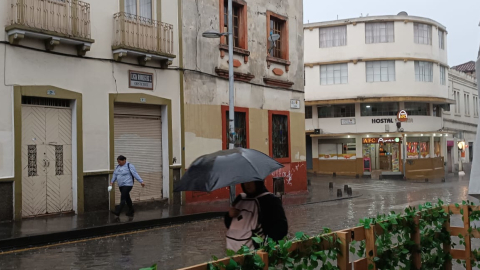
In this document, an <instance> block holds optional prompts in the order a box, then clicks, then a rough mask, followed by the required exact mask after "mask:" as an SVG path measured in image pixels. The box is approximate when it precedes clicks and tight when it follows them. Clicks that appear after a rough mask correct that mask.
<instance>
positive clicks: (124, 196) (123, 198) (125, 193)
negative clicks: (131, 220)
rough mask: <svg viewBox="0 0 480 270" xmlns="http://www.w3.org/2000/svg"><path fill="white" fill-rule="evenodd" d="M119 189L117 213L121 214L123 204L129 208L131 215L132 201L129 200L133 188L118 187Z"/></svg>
mask: <svg viewBox="0 0 480 270" xmlns="http://www.w3.org/2000/svg"><path fill="white" fill-rule="evenodd" d="M119 188H120V194H121V195H120V205H119V206H118V209H117V213H118V214H121V213H122V210H123V207H124V206H125V203H127V206H128V208H129V213H130V214H133V203H132V199H131V198H130V191H132V188H133V187H119Z"/></svg>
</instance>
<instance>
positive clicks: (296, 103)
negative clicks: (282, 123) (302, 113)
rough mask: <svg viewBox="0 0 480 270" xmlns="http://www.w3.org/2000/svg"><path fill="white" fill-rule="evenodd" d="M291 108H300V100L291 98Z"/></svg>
mask: <svg viewBox="0 0 480 270" xmlns="http://www.w3.org/2000/svg"><path fill="white" fill-rule="evenodd" d="M290 109H300V100H299V99H290Z"/></svg>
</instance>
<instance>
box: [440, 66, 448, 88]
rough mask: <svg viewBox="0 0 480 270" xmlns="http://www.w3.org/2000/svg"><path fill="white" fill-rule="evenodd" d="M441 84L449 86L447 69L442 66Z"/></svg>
mask: <svg viewBox="0 0 480 270" xmlns="http://www.w3.org/2000/svg"><path fill="white" fill-rule="evenodd" d="M440 84H441V85H447V76H446V68H445V67H444V66H440Z"/></svg>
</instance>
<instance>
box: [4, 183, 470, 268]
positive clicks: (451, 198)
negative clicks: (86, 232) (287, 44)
mask: <svg viewBox="0 0 480 270" xmlns="http://www.w3.org/2000/svg"><path fill="white" fill-rule="evenodd" d="M309 178H310V179H311V188H312V189H319V190H322V189H327V190H328V182H330V181H333V182H334V183H335V190H336V189H337V188H342V190H343V185H344V184H348V185H349V186H351V187H352V188H353V191H354V192H355V193H360V194H362V196H360V197H357V198H353V199H351V200H341V201H333V202H327V203H317V204H307V205H301V206H287V207H286V212H287V217H288V220H289V225H290V233H292V234H293V233H295V232H298V231H303V232H305V233H308V234H315V233H318V232H320V231H321V229H322V228H323V227H329V228H331V229H333V230H339V229H342V228H347V227H352V226H356V225H358V221H359V219H360V218H363V217H367V216H375V215H376V214H377V213H387V212H390V211H400V210H403V209H404V208H405V207H407V206H408V205H415V206H416V205H419V204H422V203H425V202H427V201H430V202H436V201H437V199H438V198H441V199H442V200H443V201H444V202H445V203H446V204H448V203H455V202H461V201H462V200H467V199H470V200H472V201H475V202H478V201H477V200H475V199H472V198H471V197H470V198H469V197H468V177H464V178H463V179H462V178H458V177H454V176H450V177H449V178H448V179H447V181H446V182H445V183H411V182H405V181H399V180H395V181H393V180H384V181H378V180H366V179H355V178H342V177H337V178H326V177H309ZM224 232H225V229H224V225H223V220H221V219H216V220H209V221H203V222H195V223H188V224H182V225H176V226H171V227H162V228H154V229H150V230H146V231H138V232H130V233H125V234H121V235H116V236H108V237H101V238H96V239H88V240H80V241H76V242H73V243H64V244H56V245H52V246H47V247H39V248H33V249H28V250H18V251H15V252H10V253H5V254H0V269H2V270H4V269H139V268H142V267H147V266H150V265H152V264H154V263H158V269H176V268H180V267H185V266H190V265H194V264H198V263H202V262H206V261H208V260H209V259H210V257H211V255H216V256H218V257H221V256H223V255H224V250H225V240H224Z"/></svg>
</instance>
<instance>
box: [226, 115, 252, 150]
mask: <svg viewBox="0 0 480 270" xmlns="http://www.w3.org/2000/svg"><path fill="white" fill-rule="evenodd" d="M234 117H235V134H236V138H235V143H234V145H235V147H242V148H248V147H249V130H248V129H249V124H248V109H247V108H238V107H236V108H235V115H234ZM222 122H223V126H222V132H223V137H222V139H223V149H229V148H230V143H229V129H230V124H229V123H230V121H229V110H228V106H222Z"/></svg>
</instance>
